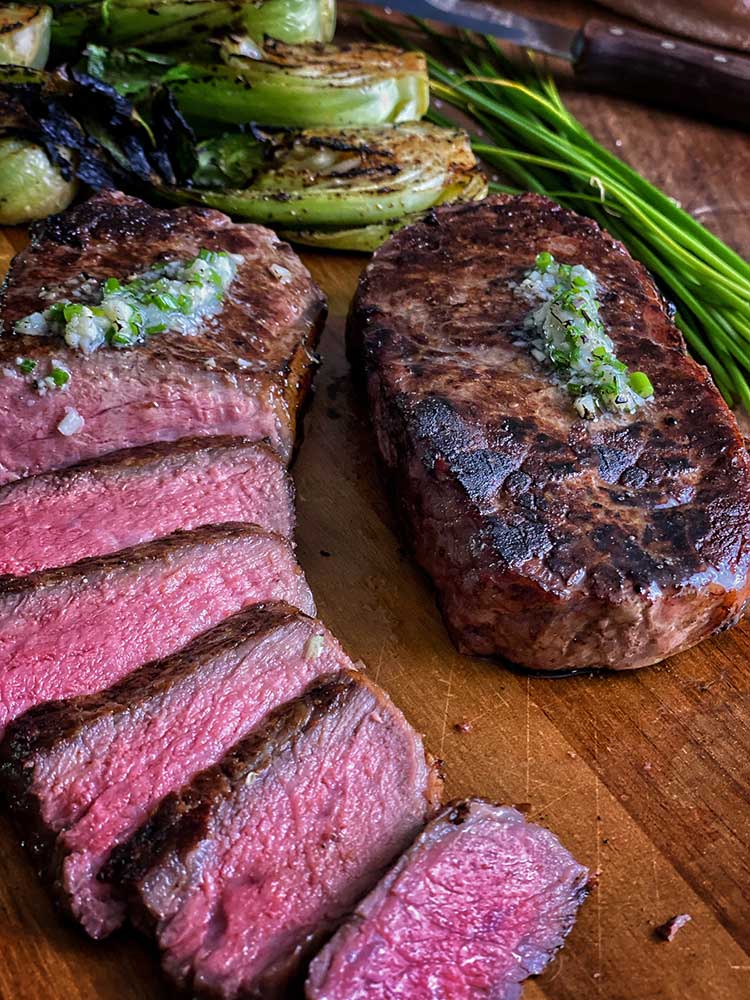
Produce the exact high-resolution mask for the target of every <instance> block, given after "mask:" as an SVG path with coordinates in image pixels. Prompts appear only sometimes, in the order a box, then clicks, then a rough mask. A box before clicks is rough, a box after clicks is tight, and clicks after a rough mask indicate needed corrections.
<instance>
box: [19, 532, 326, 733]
mask: <svg viewBox="0 0 750 1000" xmlns="http://www.w3.org/2000/svg"><path fill="white" fill-rule="evenodd" d="M270 600H284V601H288V602H289V603H290V604H293V605H295V606H297V607H300V608H302V610H303V611H306V612H310V613H311V614H314V604H313V599H312V595H311V594H310V590H309V588H308V586H307V583H306V582H305V578H304V576H303V575H302V570H301V569H300V568H299V566H298V565H297V563H296V562H295V559H294V554H293V552H292V550H291V548H290V546H289V543H288V542H286V541H285V540H284V539H282V538H280V537H279V536H278V535H271V534H268V533H267V532H265V531H261V529H260V528H257V527H255V526H254V525H247V524H223V525H215V526H211V527H204V528H197V529H196V530H195V531H177V532H175V533H174V534H173V535H170V536H169V537H168V538H162V539H159V540H158V541H154V542H146V543H145V544H144V545H137V546H135V547H134V548H132V549H125V550H124V551H123V552H117V553H115V554H112V555H107V556H102V557H100V558H97V559H83V560H81V561H80V562H77V563H74V564H73V565H72V566H66V567H65V568H63V569H51V570H43V571H42V572H39V573H32V574H30V575H29V576H23V577H3V578H0V735H1V734H2V731H3V730H4V728H5V726H6V725H7V724H8V723H9V722H10V721H11V720H12V719H14V718H16V717H17V716H19V715H21V713H22V712H25V711H26V710H27V709H29V708H32V707H33V706H34V705H39V704H40V703H41V702H44V701H57V700H59V699H62V698H71V697H74V696H76V695H80V694H90V693H92V692H94V691H102V690H103V689H104V688H107V687H110V685H112V684H115V683H117V681H119V680H121V679H122V678H123V677H125V676H126V674H129V673H130V671H131V670H134V669H135V668H136V667H139V666H141V664H143V663H146V662H148V661H149V660H155V659H157V658H158V657H160V656H166V655H167V654H168V653H171V652H173V651H174V650H176V649H179V648H180V647H181V646H183V645H184V644H185V643H186V642H188V641H189V640H190V639H192V638H193V637H194V636H196V635H198V634H199V633H200V632H203V631H204V630H205V629H207V628H210V626H212V625H215V624H217V622H220V621H221V620H222V619H224V618H226V617H227V615H230V614H232V613H233V612H235V611H239V609H240V608H243V607H245V606H246V605H248V604H257V603H258V602H260V601H270Z"/></svg>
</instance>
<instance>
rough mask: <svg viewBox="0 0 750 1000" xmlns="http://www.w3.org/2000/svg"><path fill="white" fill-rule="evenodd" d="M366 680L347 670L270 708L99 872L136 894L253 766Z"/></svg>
mask: <svg viewBox="0 0 750 1000" xmlns="http://www.w3.org/2000/svg"><path fill="white" fill-rule="evenodd" d="M361 685H362V681H361V679H360V678H359V677H358V675H357V674H355V673H354V672H351V671H343V672H342V674H337V675H335V676H334V677H329V678H323V679H322V680H320V679H319V680H318V681H315V682H314V684H313V686H312V687H311V688H309V689H308V690H307V691H306V692H305V694H303V695H301V696H300V697H299V698H296V699H294V700H293V701H292V702H289V703H287V704H286V705H282V706H281V707H280V708H279V709H277V710H276V711H275V712H273V713H271V715H270V716H269V717H268V718H267V719H266V721H265V722H264V723H263V724H262V725H261V726H260V727H259V728H257V729H255V730H254V731H253V732H252V733H251V734H250V735H249V736H248V737H246V738H245V739H244V740H242V741H240V742H239V743H238V744H236V745H235V746H234V747H233V748H232V749H231V750H230V751H229V753H228V754H226V755H225V756H224V758H223V759H222V760H221V761H220V762H219V763H218V764H217V765H215V766H214V767H211V768H208V769H207V770H205V771H202V772H201V773H200V774H199V775H197V776H196V777H195V778H194V779H193V781H192V783H191V785H190V786H189V787H188V788H187V789H183V790H182V791H181V792H177V793H172V794H171V795H169V796H167V798H166V799H164V801H163V802H162V804H161V805H160V806H159V807H158V808H157V810H156V812H155V813H154V814H153V815H152V817H151V819H150V820H148V821H147V822H146V823H145V824H144V825H143V826H142V827H141V828H140V829H139V830H138V831H137V832H136V833H135V834H134V835H133V836H132V837H131V838H130V840H128V841H126V842H125V843H124V844H121V845H120V846H119V847H117V848H115V850H114V851H113V853H112V855H111V857H110V859H109V861H108V862H107V864H106V865H105V866H104V868H103V869H102V871H101V873H100V874H99V876H98V878H99V879H100V880H101V881H104V882H111V883H112V884H113V885H115V886H116V887H118V889H119V891H121V892H122V893H124V894H125V895H126V896H128V897H129V898H131V899H132V900H137V895H138V884H139V883H140V882H141V881H142V879H143V878H144V877H145V876H146V875H147V873H148V872H149V871H150V870H151V869H152V868H153V867H154V866H156V865H158V864H159V863H160V862H161V861H162V860H163V859H164V858H165V857H166V856H167V855H169V854H171V853H176V854H178V855H179V856H181V857H184V855H185V854H186V853H187V852H188V851H189V850H190V849H191V848H192V847H193V846H194V845H195V844H196V843H197V842H198V841H199V840H200V839H201V838H202V837H203V836H204V835H205V833H206V830H207V827H208V822H209V819H210V815H211V812H212V809H213V807H214V805H215V804H216V803H218V802H219V801H221V800H222V799H226V798H228V797H229V796H230V795H231V794H232V792H233V791H234V789H235V788H236V787H237V786H238V785H240V784H242V783H243V782H244V781H245V780H246V778H247V776H248V774H249V773H250V772H254V773H256V774H257V773H259V772H262V771H266V770H268V769H269V768H270V767H271V766H272V765H273V762H274V760H275V759H276V758H278V757H279V756H280V755H282V754H285V753H286V752H287V751H288V750H289V748H290V747H291V746H293V744H294V743H296V742H297V741H298V740H299V739H300V738H301V737H302V736H303V735H304V734H305V733H307V732H309V731H310V729H311V728H312V727H314V726H315V725H318V724H320V722H322V721H323V720H324V719H325V718H326V717H327V716H328V715H330V714H332V713H335V712H336V711H340V709H341V708H342V707H343V705H344V704H345V703H346V702H347V701H349V700H350V699H351V698H353V697H354V695H355V694H356V692H357V690H359V689H360V687H361Z"/></svg>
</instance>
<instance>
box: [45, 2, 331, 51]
mask: <svg viewBox="0 0 750 1000" xmlns="http://www.w3.org/2000/svg"><path fill="white" fill-rule="evenodd" d="M52 3H53V6H54V7H55V8H56V11H55V29H56V30H55V33H54V40H55V42H56V43H58V44H61V45H64V46H68V47H70V46H73V45H75V44H76V43H78V42H79V41H80V40H81V39H82V38H83V36H84V35H85V36H86V37H87V40H96V41H99V42H104V43H107V44H110V45H135V46H141V47H144V48H157V49H158V48H162V47H169V46H175V45H179V46H193V45H194V44H195V43H196V41H197V40H200V39H201V38H202V37H207V36H208V35H210V33H211V32H213V31H215V30H216V29H218V28H221V29H222V30H225V29H227V28H232V29H233V30H236V31H241V32H244V33H247V34H248V35H250V36H252V37H253V38H258V39H262V38H263V37H264V36H265V35H269V36H270V37H272V38H280V39H282V40H283V41H285V42H328V41H330V40H331V38H332V37H333V32H334V28H335V24H336V7H335V0H103V2H101V3H75V2H74V3H72V4H71V3H70V2H68V0H62V2H60V0H52ZM58 13H59V17H58ZM58 21H59V24H58Z"/></svg>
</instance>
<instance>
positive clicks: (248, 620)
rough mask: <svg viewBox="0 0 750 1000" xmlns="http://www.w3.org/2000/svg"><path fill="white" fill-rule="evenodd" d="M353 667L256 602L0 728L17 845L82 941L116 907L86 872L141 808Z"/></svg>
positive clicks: (276, 608) (106, 929)
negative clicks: (31, 856)
mask: <svg viewBox="0 0 750 1000" xmlns="http://www.w3.org/2000/svg"><path fill="white" fill-rule="evenodd" d="M345 668H352V663H351V661H350V660H349V658H348V657H347V656H346V655H345V653H344V652H343V650H342V649H341V647H340V646H339V644H338V643H337V642H336V640H335V639H334V638H333V636H332V635H331V634H330V633H329V632H328V631H327V630H326V629H325V628H324V627H323V625H322V624H321V623H320V622H319V621H316V620H315V619H314V618H309V617H308V616H307V615H304V614H302V612H300V611H297V610H296V609H295V608H291V607H290V606H289V605H286V604H267V605H255V606H253V607H250V608H246V609H245V610H243V611H240V612H238V613H237V614H236V615H233V616H232V617H231V618H229V619H227V620H226V621H224V622H222V623H221V624H220V625H217V626H216V627H215V628H213V629H211V630H210V631H208V632H204V633H203V634H202V635H200V636H199V637H198V638H197V639H195V640H193V642H191V643H190V644H189V645H188V646H186V647H185V648H184V649H182V650H181V651H180V652H178V653H175V654H173V655H172V656H170V657H168V658H166V659H164V660H156V661H154V662H152V663H147V664H146V665H145V666H143V667H141V668H140V669H138V670H136V671H134V672H133V673H132V674H130V675H129V676H128V677H127V678H126V679H125V680H124V681H121V682H120V683H119V684H117V685H116V686H115V687H112V688H109V689H108V690H107V691H104V692H102V693H100V694H94V695H88V696H85V697H81V698H73V699H71V700H69V701H61V702H50V703H47V704H46V705H41V706H39V707H38V708H36V709H32V710H31V711H30V712H27V713H26V714H25V715H24V716H22V717H21V718H20V719H17V720H16V722H15V723H12V724H11V725H10V726H9V727H8V729H7V730H6V735H5V739H4V741H3V743H2V745H0V777H2V781H3V785H4V788H5V790H6V792H7V793H8V794H9V798H10V804H11V808H12V809H13V811H14V813H15V815H16V818H17V819H18V820H19V825H20V827H21V829H22V831H23V833H24V835H25V840H26V843H27V845H29V846H31V848H32V849H33V850H35V852H36V853H37V854H38V855H39V856H40V858H41V862H42V866H43V870H44V873H45V875H46V878H47V880H48V881H52V882H53V883H54V885H55V888H56V891H57V894H58V896H59V897H60V898H61V900H62V902H63V905H64V906H65V907H66V909H67V910H68V911H69V912H70V913H71V914H72V915H73V916H74V917H75V918H76V919H77V920H78V921H80V922H81V923H82V924H83V926H84V927H85V929H86V930H87V931H88V933H89V934H90V935H91V936H92V937H104V936H105V935H106V934H108V933H110V932H111V931H112V930H114V928H115V927H117V926H119V925H120V924H121V923H122V920H123V917H124V908H123V906H122V904H121V903H120V902H119V901H118V900H116V899H113V897H112V894H111V892H110V890H109V887H108V886H107V885H106V884H104V883H102V882H101V881H97V879H96V876H97V873H98V872H99V871H100V869H101V867H102V865H103V863H104V862H105V861H106V859H107V857H108V856H109V853H110V851H111V850H112V848H113V847H114V846H115V845H117V844H120V843H122V842H123V841H124V840H126V839H127V838H128V837H129V836H131V835H132V834H133V833H134V832H135V831H136V829H137V828H138V827H139V826H140V824H141V823H142V822H143V821H144V820H145V819H146V818H147V816H148V814H149V812H150V811H151V809H152V808H153V807H154V806H155V805H156V804H157V803H158V802H159V801H160V800H161V799H162V798H163V797H164V796H165V795H166V794H167V793H168V792H171V791H174V790H176V789H179V788H180V787H181V786H182V785H183V784H185V783H186V782H187V781H189V780H190V778H191V777H192V776H193V775H194V774H195V773H196V772H198V771H200V770H202V769H204V768H206V767H210V766H211V765H212V764H215V763H216V762H217V761H218V760H219V759H220V758H221V757H222V756H223V755H224V754H225V753H226V752H227V751H228V750H229V749H230V748H231V747H232V746H233V745H234V744H235V743H236V742H237V741H238V740H240V739H241V738H242V737H243V736H246V735H247V734H248V732H249V731H250V730H251V729H252V727H253V726H255V725H256V724H257V723H258V722H260V720H261V719H262V718H263V717H264V716H265V715H267V714H268V713H269V712H270V711H271V710H272V709H274V708H276V707H278V706H279V705H280V704H282V703H283V702H286V701H288V700H291V699H293V698H296V697H297V696H298V695H300V694H302V693H303V692H304V690H305V688H306V687H307V686H308V685H309V684H310V683H311V681H313V680H314V679H315V678H316V677H317V676H319V675H321V674H326V675H332V674H335V673H336V672H337V671H339V670H343V669H345Z"/></svg>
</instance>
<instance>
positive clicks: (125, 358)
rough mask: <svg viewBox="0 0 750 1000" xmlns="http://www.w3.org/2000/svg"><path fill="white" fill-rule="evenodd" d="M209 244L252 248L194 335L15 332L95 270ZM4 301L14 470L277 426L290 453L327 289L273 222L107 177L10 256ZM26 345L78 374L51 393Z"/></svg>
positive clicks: (1, 444) (265, 434) (2, 367)
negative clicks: (159, 202) (21, 364)
mask: <svg viewBox="0 0 750 1000" xmlns="http://www.w3.org/2000/svg"><path fill="white" fill-rule="evenodd" d="M204 247H205V248H206V249H208V250H222V251H227V252H230V253H234V254H241V255H242V257H243V261H242V263H241V264H240V265H239V267H238V269H237V274H236V276H235V279H234V281H233V282H232V284H231V285H230V287H229V289H228V290H227V293H226V296H225V300H224V304H223V308H222V310H221V312H220V313H218V314H217V315H215V316H212V317H211V318H210V320H208V321H207V322H206V325H205V327H204V329H203V331H202V332H200V333H198V334H196V335H194V336H183V335H182V334H180V333H168V332H167V333H162V334H158V335H156V336H152V337H150V338H149V339H148V340H147V341H146V342H145V343H143V344H139V345H137V346H136V347H134V348H132V349H129V350H118V349H117V348H109V347H103V348H100V349H99V350H97V351H94V352H93V353H92V354H89V355H84V354H82V353H80V352H79V351H76V350H73V349H71V348H68V347H67V346H66V344H65V342H64V341H63V340H62V338H60V337H52V336H48V337H36V336H15V335H13V333H12V331H13V326H14V323H15V322H16V321H17V320H19V319H22V318H23V317H24V316H28V315H30V314H31V313H33V312H36V311H38V310H40V309H45V308H46V307H47V306H49V305H51V304H52V302H54V301H61V300H62V299H66V298H67V299H70V300H71V301H76V300H77V299H79V298H82V297H84V296H85V294H86V286H85V281H87V280H88V279H92V278H93V279H95V280H96V281H97V282H99V281H102V280H104V279H106V278H108V277H114V278H119V279H125V278H127V277H128V276H129V275H131V274H133V273H134V272H137V271H141V270H143V269H145V268H147V267H149V266H150V265H152V264H154V263H155V262H158V261H162V260H166V259H173V260H174V259H177V260H186V259H190V258H193V257H195V256H196V255H197V254H198V252H199V250H201V249H202V248H204ZM45 296H46V298H45ZM0 315H1V316H2V324H3V329H4V331H5V332H4V335H3V336H2V337H0V372H4V373H6V374H3V375H0V416H1V417H2V421H3V424H4V426H5V427H12V428H14V433H13V434H5V435H3V436H2V438H1V439H0V483H3V482H8V481H9V480H12V479H17V478H19V477H22V476H28V475H32V474H34V473H37V472H45V471H47V470H48V469H56V468H62V467H64V466H67V465H74V464H75V463H77V462H80V461H82V460H84V459H87V458H95V457H97V456H99V455H102V454H106V453H107V452H110V451H113V450H115V449H117V448H130V447H134V446H137V445H142V444H152V443H154V442H156V441H173V440H175V439H176V438H181V437H190V436H191V435H218V434H234V435H244V436H246V437H249V438H252V439H254V440H256V441H257V440H260V439H262V438H268V439H269V440H270V441H271V443H272V444H273V446H274V447H275V448H276V449H277V450H278V451H279V453H280V454H281V456H282V457H283V458H284V459H288V458H289V457H290V455H291V451H292V446H293V444H294V437H295V417H296V412H297V409H298V407H299V404H300V402H301V401H302V399H303V397H304V395H305V392H306V389H307V387H308V384H309V381H310V375H311V362H312V360H313V357H314V356H313V354H312V353H311V351H312V348H313V347H314V345H315V342H316V339H317V336H318V333H319V331H320V328H321V326H322V323H323V320H324V318H325V299H324V297H323V294H322V292H321V291H320V290H319V289H318V287H317V286H316V285H315V284H314V282H313V281H312V279H311V277H310V275H309V273H308V272H307V270H306V269H305V267H304V266H303V265H302V262H301V261H300V260H299V258H298V257H297V255H296V254H295V253H294V251H293V250H292V249H291V247H289V246H288V245H287V244H286V243H282V242H281V241H280V240H279V239H277V237H276V236H275V234H274V233H272V232H271V231H270V230H268V229H264V228H263V227H261V226H254V225H236V224H235V223H233V222H232V221H231V220H230V219H229V218H228V217H227V216H226V215H223V214H222V213H221V212H216V211H213V210H207V209H202V208H178V209H174V210H171V209H158V208H152V207H151V206H149V205H147V204H146V203H145V202H142V201H139V200H138V199H137V198H131V197H128V196H126V195H123V194H120V193H119V192H112V191H105V192H101V193H100V194H97V195H94V197H92V198H91V199H90V200H89V201H87V202H85V203H84V204H82V205H78V206H77V207H75V208H72V209H70V210H69V211H67V212H65V213H63V214H62V215H58V216H52V217H51V218H50V219H48V220H47V221H46V222H44V223H43V224H42V225H41V226H38V227H37V228H36V229H34V231H33V237H32V241H31V244H30V245H29V246H28V247H27V248H26V249H25V250H23V251H22V252H21V253H19V254H18V256H17V257H16V258H15V259H14V261H13V262H12V264H11V267H10V271H9V273H8V276H7V278H6V282H5V286H4V290H3V294H2V297H1V298H0ZM18 357H22V358H30V359H32V360H34V361H36V362H37V369H36V372H35V373H34V374H35V375H36V373H37V372H38V373H40V374H43V375H46V374H48V369H49V367H50V361H51V360H52V359H59V360H60V361H62V362H63V363H64V364H65V366H66V367H67V368H68V369H69V370H70V372H71V378H70V381H69V384H68V387H67V388H66V389H65V390H64V391H55V390H50V391H48V392H47V393H46V394H44V395H40V394H39V393H38V392H37V391H36V390H35V389H34V388H32V386H33V384H34V377H33V376H29V377H22V376H21V375H20V374H18V372H19V369H18V368H17V366H16V359H17V358H18ZM14 372H15V373H16V374H14ZM66 408H68V409H73V410H75V411H76V412H77V413H78V414H80V416H82V417H83V419H84V421H85V423H84V425H83V427H82V428H81V429H80V430H79V431H78V432H77V433H74V434H70V435H68V436H65V435H64V434H63V433H61V432H59V431H58V425H59V424H60V422H61V420H62V419H63V417H64V415H65V410H66Z"/></svg>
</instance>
